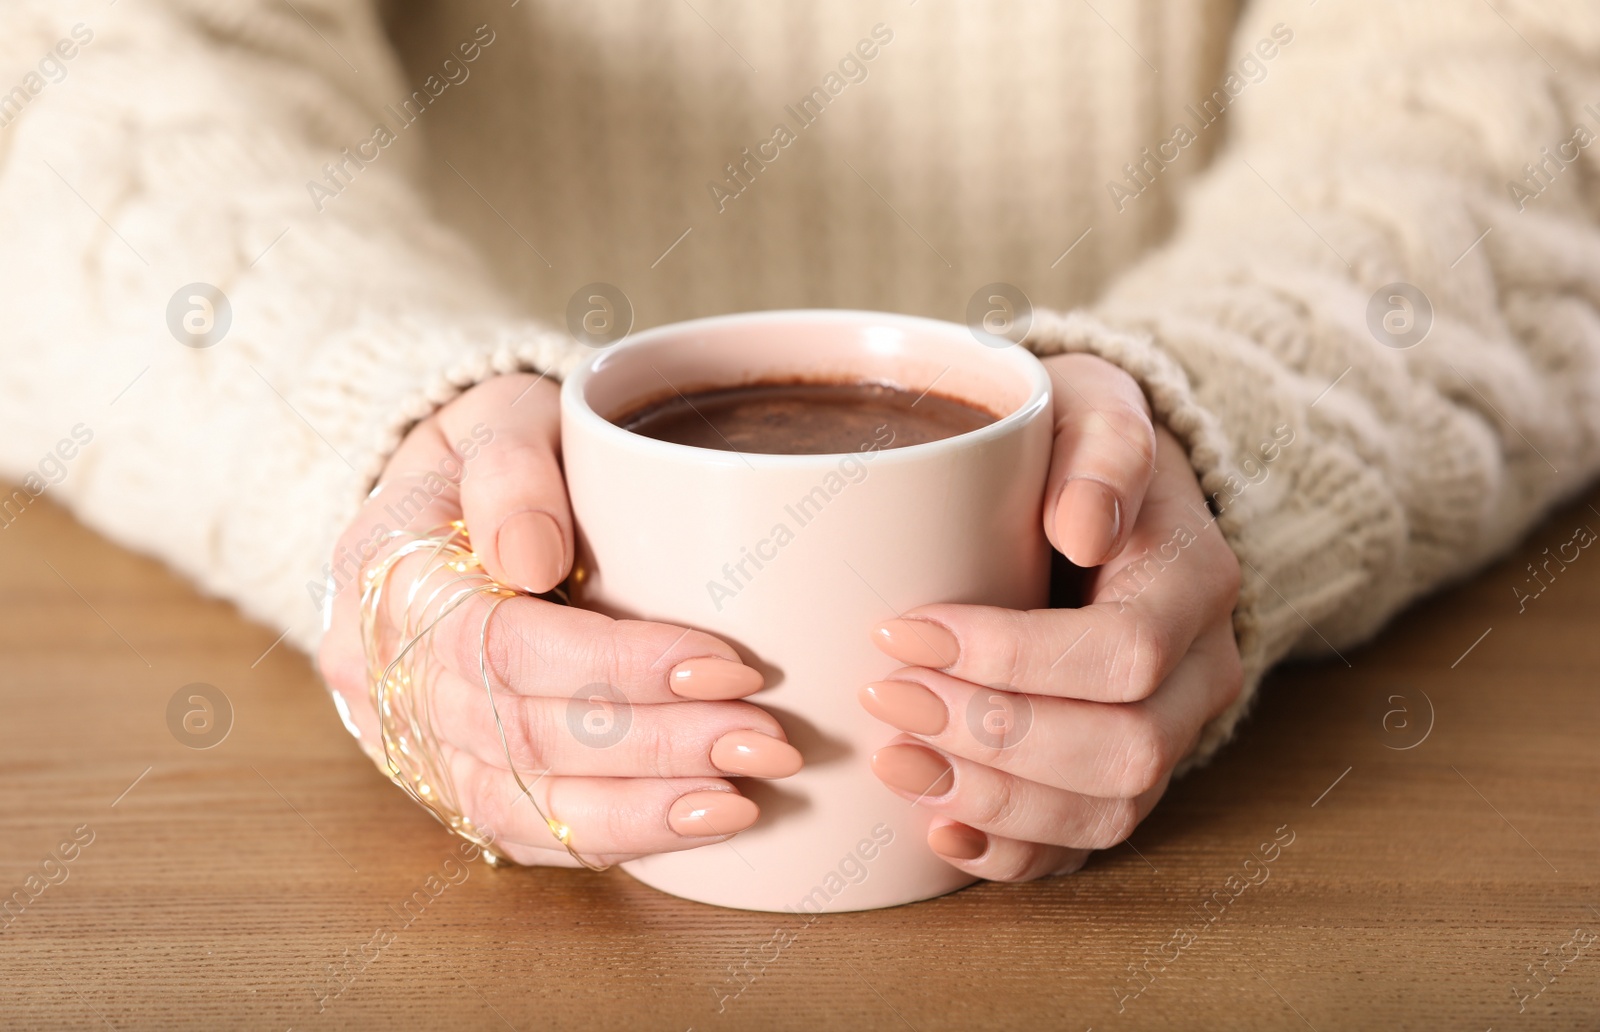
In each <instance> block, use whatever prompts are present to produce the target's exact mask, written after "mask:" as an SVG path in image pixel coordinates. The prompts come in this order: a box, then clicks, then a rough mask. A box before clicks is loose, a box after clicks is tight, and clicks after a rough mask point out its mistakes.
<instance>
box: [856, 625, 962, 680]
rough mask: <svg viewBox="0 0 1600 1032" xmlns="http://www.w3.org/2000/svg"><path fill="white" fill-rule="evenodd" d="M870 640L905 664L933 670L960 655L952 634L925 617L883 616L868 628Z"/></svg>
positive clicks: (942, 666) (959, 646)
mask: <svg viewBox="0 0 1600 1032" xmlns="http://www.w3.org/2000/svg"><path fill="white" fill-rule="evenodd" d="M872 643H873V644H874V645H876V646H878V648H880V649H882V650H883V651H884V652H887V653H888V654H889V655H891V656H893V657H894V658H895V659H898V660H899V661H900V662H902V663H905V664H906V665H907V666H925V667H933V668H934V669H936V670H938V669H943V668H944V667H947V666H950V665H951V664H953V663H954V662H955V661H956V659H957V658H958V657H959V656H960V655H961V643H960V642H958V641H956V636H955V635H953V634H951V633H950V632H949V631H947V630H945V629H944V628H943V627H940V626H939V625H938V624H936V623H932V622H930V621H927V620H885V621H884V622H883V623H881V624H879V625H878V626H876V627H874V628H873V629H872Z"/></svg>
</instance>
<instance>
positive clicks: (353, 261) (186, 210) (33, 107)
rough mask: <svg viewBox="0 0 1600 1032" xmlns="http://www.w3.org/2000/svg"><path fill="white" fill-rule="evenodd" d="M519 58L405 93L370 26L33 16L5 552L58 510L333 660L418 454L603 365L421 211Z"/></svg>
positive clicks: (194, 1)
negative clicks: (326, 630) (429, 156)
mask: <svg viewBox="0 0 1600 1032" xmlns="http://www.w3.org/2000/svg"><path fill="white" fill-rule="evenodd" d="M493 42H494V27H493V26H492V25H485V26H482V27H480V28H479V29H478V30H477V32H476V33H475V34H474V35H473V36H471V37H469V38H465V39H463V40H461V41H453V40H452V41H449V43H450V44H451V49H450V51H449V60H448V61H445V62H444V63H443V64H441V67H440V68H439V70H438V71H437V73H436V74H434V75H431V76H428V77H426V78H424V80H423V81H421V82H418V83H405V82H402V77H401V74H400V71H399V69H398V66H397V64H396V62H395V59H394V57H393V56H392V53H391V50H390V48H389V46H388V44H387V42H386V40H385V38H384V35H383V32H382V29H381V25H380V23H379V20H378V18H377V14H376V12H375V10H374V6H373V4H372V3H371V2H368V0H295V2H294V3H293V4H286V3H283V2H281V0H273V2H267V0H231V2H229V3H225V4H219V3H208V2H204V0H138V2H134V3H124V4H119V5H116V6H108V5H106V4H104V3H93V4H90V3H81V2H72V0H68V2H56V0H51V2H45V0H16V2H8V3H7V4H6V5H5V7H4V10H3V11H0V311H4V312H6V313H7V317H6V323H5V325H4V327H3V328H0V475H3V476H4V477H5V478H6V479H7V480H10V481H13V482H15V483H18V484H20V485H22V486H21V488H20V489H19V490H18V491H16V492H14V493H12V494H11V495H10V496H9V497H8V498H6V499H5V500H4V502H3V505H0V523H3V524H4V526H5V527H7V528H10V527H13V526H15V524H16V523H18V522H19V521H26V520H27V518H28V514H27V508H28V506H29V505H31V504H33V502H34V501H35V500H36V499H37V498H38V497H39V496H41V495H48V496H50V497H52V498H54V499H56V500H57V501H60V502H63V503H65V504H67V505H68V506H70V507H71V508H72V509H73V510H74V511H75V512H76V513H77V514H78V515H79V517H80V518H81V519H83V520H84V521H85V522H86V523H88V524H90V525H92V526H94V527H95V528H96V529H98V530H100V531H102V532H103V533H105V534H107V535H109V536H110V537H112V538H114V539H116V540H118V541H120V542H122V543H124V544H126V545H129V546H132V547H134V548H138V549H141V550H144V551H147V552H150V553H153V554H155V555H156V556H158V557H160V558H162V559H164V560H166V561H168V562H170V563H172V564H173V565H174V566H176V567H178V568H179V569H180V570H182V571H183V572H185V573H186V574H188V575H189V576H191V577H193V578H194V579H195V580H196V581H198V582H199V583H200V584H201V585H202V586H203V587H204V588H206V589H208V590H209V591H211V592H213V593H215V594H218V595H221V596H224V597H226V598H229V599H231V600H233V601H235V602H237V603H238V604H239V605H240V606H241V607H242V608H243V609H244V610H245V611H246V612H248V613H249V614H250V615H252V616H254V617H256V618H258V619H261V620H264V621H266V622H268V623H271V624H273V625H275V626H276V627H278V628H282V629H286V630H287V632H288V634H289V636H290V640H291V641H293V642H295V643H297V644H299V645H301V646H302V647H305V648H308V649H309V648H311V647H313V646H314V644H315V642H316V640H317V638H318V637H319V636H320V634H321V618H320V613H319V606H318V593H319V591H320V590H321V585H322V584H323V582H324V575H323V573H322V569H323V566H324V564H325V563H326V562H328V559H329V554H330V552H331V549H332V546H333V542H334V541H335V539H336V537H337V535H338V533H339V531H340V529H341V528H342V527H343V526H344V525H345V524H346V523H347V522H348V520H349V519H350V518H351V517H352V516H353V515H354V513H355V511H356V509H357V508H358V507H359V505H360V504H361V502H362V500H363V499H364V497H365V495H366V494H367V492H368V491H369V490H370V488H371V485H372V482H373V481H374V479H375V477H376V475H377V473H378V472H379V470H380V469H381V468H382V465H383V463H384V461H385V459H386V458H387V456H388V454H389V453H390V451H391V450H392V449H393V448H394V446H395V445H396V444H397V443H398V441H399V440H400V438H401V437H402V436H403V434H404V433H405V431H406V430H407V429H408V428H409V427H410V425H412V424H413V423H414V422H415V421H416V420H418V419H420V418H423V417H425V416H427V415H428V414H429V413H431V412H432V411H433V410H434V409H435V408H437V407H438V406H439V405H441V404H443V403H444V402H446V401H448V400H449V399H450V398H451V397H453V396H454V395H456V394H458V393H459V392H460V391H462V390H463V389H465V388H466V387H468V386H470V385H472V384H474V383H476V382H478V381H480V380H483V379H485V378H487V377H489V376H491V375H494V374H496V373H500V372H507V371H512V370H516V369H527V370H539V371H550V372H552V373H553V374H554V375H557V376H559V375H560V374H561V373H562V372H563V371H564V370H565V369H566V368H568V367H569V366H570V365H571V363H572V362H573V361H574V360H575V359H576V358H577V357H578V356H577V354H575V352H579V351H581V350H583V349H582V348H581V347H578V346H577V345H575V344H574V343H573V342H572V340H571V338H570V337H568V336H566V335H565V334H557V333H555V332H552V331H550V330H548V329H544V328H541V327H539V326H537V325H534V324H532V323H530V322H528V321H527V320H525V319H523V318H520V317H518V316H517V315H516V314H515V313H514V311H513V310H512V309H511V308H510V306H509V305H507V304H506V303H505V302H504V301H503V300H502V298H501V297H500V296H498V295H497V294H496V293H495V291H494V290H493V289H492V288H491V287H489V286H488V283H489V280H490V277H489V276H488V274H487V271H486V270H485V269H484V268H483V267H482V266H481V265H480V264H479V262H478V260H477V259H476V258H475V257H474V255H473V253H472V251H471V249H470V248H469V247H468V246H467V244H466V243H465V242H464V241H463V240H461V239H459V238H458V237H457V236H456V235H453V234H452V233H451V232H450V231H448V230H447V229H445V228H444V227H443V225H442V224H441V223H440V222H439V221H437V220H436V219H435V218H434V217H433V216H432V215H431V214H430V212H429V209H428V204H427V203H426V201H425V199H424V195H423V193H422V191H421V190H420V189H419V188H418V186H417V185H416V183H415V178H414V173H415V171H416V169H415V165H416V163H415V161H414V160H413V158H412V152H414V151H415V149H416V147H417V146H418V144H419V143H420V139H419V138H420V134H421V133H422V132H423V131H424V129H423V128H421V127H420V126H419V125H418V124H416V123H418V122H419V120H420V122H421V124H422V125H425V124H426V119H427V118H428V117H429V116H428V114H427V111H428V109H429V107H430V106H431V105H432V104H434V103H435V102H437V101H438V100H439V99H440V98H441V97H446V96H447V93H448V91H449V90H450V89H452V88H455V87H456V86H457V85H459V84H460V83H461V82H464V81H465V80H466V78H467V77H468V76H470V74H471V70H472V65H473V62H475V61H479V60H493V59H494V57H495V54H494V51H493ZM13 84H15V86H16V88H14V89H13V88H12V86H13ZM7 90H9V92H5V91H7ZM433 117H435V118H437V117H438V116H437V115H434V116H433ZM462 171H463V175H469V174H470V171H469V170H462ZM530 246H532V244H531V242H530ZM13 532H14V531H13Z"/></svg>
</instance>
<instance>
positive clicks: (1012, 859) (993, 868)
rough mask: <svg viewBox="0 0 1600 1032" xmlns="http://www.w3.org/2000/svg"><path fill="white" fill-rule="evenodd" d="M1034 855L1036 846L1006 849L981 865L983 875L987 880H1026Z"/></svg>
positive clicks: (1028, 876)
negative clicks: (1032, 847) (998, 855)
mask: <svg viewBox="0 0 1600 1032" xmlns="http://www.w3.org/2000/svg"><path fill="white" fill-rule="evenodd" d="M1036 855H1037V849H1036V848H1035V849H1015V850H1007V851H1006V852H1005V853H1004V855H1002V856H1000V857H997V858H995V859H993V860H991V861H989V862H987V863H985V864H984V865H983V876H984V877H985V878H987V879H988V880H989V881H998V882H1020V881H1027V880H1029V878H1030V871H1031V869H1032V867H1033V859H1034V857H1035V856H1036Z"/></svg>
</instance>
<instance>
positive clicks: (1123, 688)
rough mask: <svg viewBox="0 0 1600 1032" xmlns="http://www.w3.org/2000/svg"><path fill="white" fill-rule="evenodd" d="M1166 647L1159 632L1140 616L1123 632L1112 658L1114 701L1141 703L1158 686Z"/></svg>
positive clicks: (1164, 660)
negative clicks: (1113, 658) (1125, 632)
mask: <svg viewBox="0 0 1600 1032" xmlns="http://www.w3.org/2000/svg"><path fill="white" fill-rule="evenodd" d="M1168 649H1169V646H1168V645H1167V643H1166V641H1165V640H1164V639H1163V637H1162V636H1161V634H1160V633H1158V631H1157V630H1156V629H1155V628H1153V627H1152V626H1150V624H1149V623H1148V622H1147V621H1145V620H1142V619H1136V620H1135V621H1134V623H1133V626H1132V629H1131V630H1130V631H1129V632H1128V633H1127V634H1125V635H1123V637H1122V640H1121V642H1120V643H1119V645H1118V648H1117V654H1116V657H1115V660H1114V663H1115V674H1114V675H1113V677H1112V678H1111V683H1112V684H1113V685H1115V686H1117V687H1118V691H1117V699H1116V701H1118V702H1141V701H1143V700H1145V699H1148V698H1149V697H1150V696H1152V695H1154V694H1155V691H1156V689H1157V688H1159V687H1161V675H1162V672H1163V671H1164V670H1165V669H1166V664H1167V659H1168V656H1167V652H1168Z"/></svg>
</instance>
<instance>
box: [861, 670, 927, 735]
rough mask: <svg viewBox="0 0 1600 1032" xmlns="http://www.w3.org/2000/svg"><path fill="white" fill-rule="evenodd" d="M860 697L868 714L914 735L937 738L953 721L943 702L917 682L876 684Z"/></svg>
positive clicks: (878, 682)
mask: <svg viewBox="0 0 1600 1032" xmlns="http://www.w3.org/2000/svg"><path fill="white" fill-rule="evenodd" d="M857 696H858V698H860V700H861V706H862V708H863V709H865V710H866V711H867V712H868V713H870V714H872V715H873V716H875V717H877V718H878V719H879V720H881V721H883V722H884V723H885V724H890V725H893V726H894V727H897V728H899V729H900V730H902V731H909V732H911V733H912V734H914V735H936V734H938V733H939V732H940V731H943V730H944V728H945V725H946V724H948V723H949V722H950V711H949V708H948V707H946V706H945V704H944V700H943V699H941V698H939V697H938V696H937V695H935V694H933V692H931V691H929V690H928V689H927V688H924V687H923V686H922V685H920V684H917V683H916V682H915V681H874V682H872V683H871V684H868V685H863V686H862V688H861V691H860V692H859V693H857Z"/></svg>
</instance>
